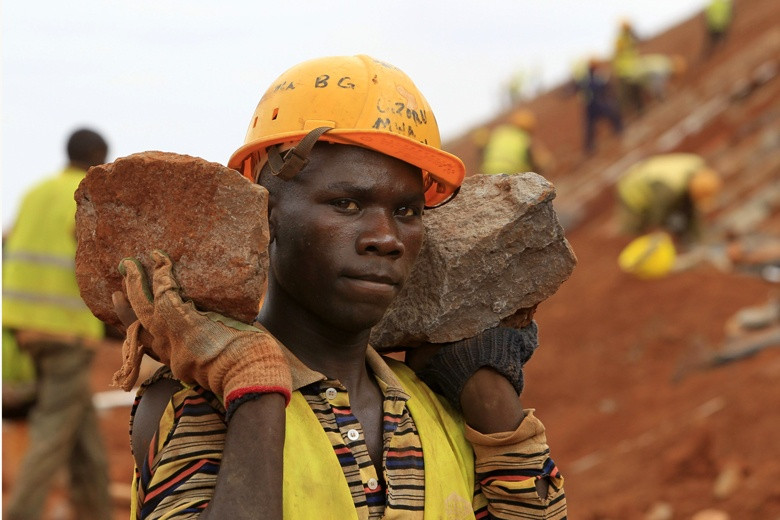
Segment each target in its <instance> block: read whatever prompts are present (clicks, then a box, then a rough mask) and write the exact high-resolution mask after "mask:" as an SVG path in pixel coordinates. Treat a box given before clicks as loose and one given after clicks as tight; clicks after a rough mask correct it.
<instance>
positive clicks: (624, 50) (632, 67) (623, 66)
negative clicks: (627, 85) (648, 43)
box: [612, 31, 639, 80]
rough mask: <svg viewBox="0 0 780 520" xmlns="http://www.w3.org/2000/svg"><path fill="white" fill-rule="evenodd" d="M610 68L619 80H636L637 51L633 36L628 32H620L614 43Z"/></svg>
mask: <svg viewBox="0 0 780 520" xmlns="http://www.w3.org/2000/svg"><path fill="white" fill-rule="evenodd" d="M612 67H613V68H614V70H615V74H616V75H617V76H618V77H619V78H624V79H631V80H634V79H636V75H637V72H638V67H639V49H638V48H637V44H636V40H635V39H634V36H633V35H632V34H631V33H630V32H628V31H622V32H621V33H620V34H619V35H618V37H617V40H616V41H615V55H614V57H613V58H612Z"/></svg>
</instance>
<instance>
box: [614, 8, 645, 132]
mask: <svg viewBox="0 0 780 520" xmlns="http://www.w3.org/2000/svg"><path fill="white" fill-rule="evenodd" d="M612 70H613V71H614V73H615V76H616V78H617V83H618V99H619V100H620V111H621V113H622V114H623V116H624V117H627V116H628V114H632V113H635V114H637V115H640V114H641V113H642V111H643V110H644V100H643V98H642V84H641V82H640V81H639V77H638V72H639V38H638V37H637V35H636V32H634V28H633V26H632V25H631V22H630V21H628V20H622V21H621V22H620V30H619V31H618V35H617V37H616V38H615V44H614V51H613V55H612Z"/></svg>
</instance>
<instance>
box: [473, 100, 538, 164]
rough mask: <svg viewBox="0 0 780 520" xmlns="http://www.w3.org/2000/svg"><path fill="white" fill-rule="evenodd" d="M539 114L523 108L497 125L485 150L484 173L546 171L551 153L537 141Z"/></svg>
mask: <svg viewBox="0 0 780 520" xmlns="http://www.w3.org/2000/svg"><path fill="white" fill-rule="evenodd" d="M535 129H536V116H535V115H534V114H533V112H531V111H529V110H526V109H520V110H517V111H515V112H514V113H513V114H512V115H511V116H510V118H509V122H508V123H506V124H502V125H499V126H497V127H496V128H495V129H494V130H493V131H492V132H491V133H490V137H489V138H488V141H487V144H486V145H485V149H484V152H483V160H482V168H481V171H480V173H484V174H488V175H496V174H499V173H523V172H536V173H542V172H543V171H544V169H545V168H546V167H548V166H549V159H548V156H549V152H547V151H546V150H545V149H544V148H543V147H542V146H541V145H540V144H538V143H535V142H534V139H533V133H534V131H535Z"/></svg>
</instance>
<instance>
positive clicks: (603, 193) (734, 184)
mask: <svg viewBox="0 0 780 520" xmlns="http://www.w3.org/2000/svg"><path fill="white" fill-rule="evenodd" d="M705 41H706V40H705V31H704V23H703V19H702V17H701V15H697V16H695V17H693V18H691V19H689V20H686V21H684V22H682V23H680V24H679V25H677V26H675V27H673V28H671V29H669V30H667V31H665V32H663V33H662V34H659V35H656V36H654V37H652V38H649V39H647V40H646V41H643V42H642V44H641V51H642V52H643V53H665V54H680V55H683V56H684V57H685V58H686V60H687V62H688V68H687V70H686V71H685V72H684V73H683V74H682V75H680V76H678V77H675V78H673V79H672V81H671V82H670V85H669V92H668V97H667V99H665V100H664V101H660V102H659V101H654V102H651V103H650V104H649V106H648V107H647V110H646V111H645V112H644V113H643V114H642V115H640V116H633V117H631V118H629V119H628V121H627V124H626V128H625V131H624V133H623V135H622V136H619V137H616V136H613V135H612V132H611V129H609V128H607V125H606V123H604V127H603V128H600V129H599V130H600V132H599V134H598V137H599V138H598V146H597V151H596V153H594V154H593V155H591V156H587V157H586V156H585V155H584V154H583V152H582V141H583V133H582V128H583V124H582V108H581V105H580V100H579V98H577V97H576V96H571V95H569V94H568V93H567V90H566V87H565V86H560V87H559V88H556V89H553V90H551V91H550V92H547V93H545V94H543V95H541V96H539V97H537V98H535V99H533V100H530V101H528V102H526V103H524V104H523V106H524V107H526V108H529V109H531V110H532V111H533V112H534V113H535V114H536V116H537V118H538V120H539V122H538V132H537V134H536V135H537V138H538V139H540V140H541V142H542V143H543V144H544V145H545V146H546V147H547V148H548V149H549V150H550V151H551V152H552V153H553V155H554V157H555V164H554V165H553V167H552V168H550V170H549V171H546V172H545V176H546V177H547V178H548V179H550V180H551V181H553V182H554V184H555V185H556V188H557V192H558V196H557V198H556V200H555V207H556V210H557V212H558V213H559V216H560V218H561V221H562V223H563V224H564V227H565V229H566V236H567V238H568V239H569V241H570V242H571V244H572V246H573V248H574V251H575V253H576V254H577V256H578V259H579V264H578V266H577V267H576V269H575V270H574V273H573V275H572V277H571V278H570V279H569V280H568V281H567V282H565V283H564V284H563V286H562V287H561V289H560V290H559V291H558V293H556V294H555V295H554V296H553V297H552V298H551V299H549V300H548V301H546V302H544V303H542V304H541V305H540V306H539V309H538V311H537V315H536V318H537V321H538V323H539V325H540V331H541V348H540V350H538V351H537V353H536V354H535V356H534V358H533V359H532V360H531V362H530V363H529V364H528V365H527V367H526V377H527V387H526V390H525V393H524V400H525V403H526V405H527V406H531V407H535V408H537V410H538V415H539V416H540V417H541V418H542V420H543V421H544V422H545V424H546V426H547V428H548V435H549V440H550V444H551V446H552V450H553V456H554V458H555V460H556V462H557V463H558V465H559V467H560V468H561V470H562V472H563V474H564V475H565V476H566V477H567V482H566V488H567V495H568V497H569V511H570V516H571V518H573V519H577V520H582V519H585V520H588V519H593V520H596V519H655V520H661V519H672V518H674V519H688V518H693V517H694V515H695V514H697V513H701V512H702V511H707V510H715V511H719V512H720V513H723V514H726V515H728V516H712V517H710V516H707V517H706V518H731V519H732V520H742V519H758V518H780V484H778V482H780V457H778V455H780V436H779V435H778V431H780V349H777V348H773V347H778V346H780V317H778V316H777V312H778V307H772V306H771V305H767V304H768V303H770V302H772V301H777V300H776V298H777V297H780V285H779V284H778V279H777V277H776V275H771V273H773V272H774V271H772V270H771V268H766V261H767V260H772V259H774V260H775V263H777V261H778V259H780V253H778V251H780V249H778V241H780V4H778V3H777V2H776V1H774V0H738V1H737V2H735V12H734V21H733V26H732V30H731V32H730V33H729V35H728V39H727V41H726V42H725V44H724V45H723V46H722V47H720V48H718V49H716V50H715V51H714V52H713V53H712V54H711V55H709V56H706V57H705V55H704V44H705ZM508 115H509V114H508V113H507V114H501V115H500V116H498V117H496V118H495V119H494V120H491V121H488V122H486V126H487V127H492V126H494V125H496V124H499V123H501V122H503V121H505V120H506V119H507V118H508ZM471 135H472V134H471V132H465V133H464V135H463V137H461V138H459V139H456V140H455V141H453V142H452V143H449V149H450V150H451V151H453V152H454V153H456V154H458V155H460V156H461V157H463V158H464V160H465V161H466V162H467V165H468V170H469V171H470V172H478V171H479V163H478V157H479V150H478V148H477V147H476V146H474V144H473V142H472V138H471ZM667 152H693V153H698V154H701V155H702V156H703V157H704V158H705V159H706V160H707V162H708V163H709V164H710V165H711V166H713V167H714V168H715V169H716V170H718V171H719V172H720V173H721V175H722V176H723V178H724V181H725V185H724V186H725V189H724V190H723V192H724V193H723V196H722V198H721V200H720V201H719V205H718V207H717V209H716V211H715V212H714V213H713V214H711V215H709V216H708V218H707V223H708V229H709V232H710V233H709V236H708V240H707V242H706V244H705V245H704V246H701V247H700V248H698V249H696V250H694V251H692V252H691V253H690V254H688V255H684V256H682V257H681V258H680V259H679V264H678V267H679V270H678V271H676V272H674V273H672V274H671V275H669V276H667V277H666V278H663V279H660V280H639V279H636V278H633V277H632V276H630V275H628V274H625V273H623V272H621V271H620V270H619V268H618V265H617V262H616V259H617V256H618V254H619V252H620V251H621V250H622V248H623V247H624V246H625V245H626V244H627V243H628V241H629V239H630V237H626V236H622V235H621V234H620V233H619V232H618V231H617V226H616V223H615V219H614V217H613V215H614V209H615V198H614V185H615V181H616V179H617V178H618V177H619V175H620V174H621V173H622V172H623V171H624V170H625V169H626V168H627V167H628V166H629V165H631V164H632V163H634V162H635V161H637V160H639V159H642V158H644V157H647V156H650V155H653V154H658V153H667ZM738 252H741V254H737V253H738ZM749 253H753V255H752V256H753V258H751V257H750V256H749ZM770 265H771V264H770ZM776 265H780V264H776ZM762 267H763V269H762ZM762 273H763V275H764V276H762ZM771 280H774V281H771ZM754 308H755V309H754ZM771 310H774V312H775V316H776V317H775V321H774V322H772V321H771V319H768V318H767V319H765V320H764V321H761V320H758V318H757V317H756V316H757V315H761V314H762V313H763V314H766V313H767V311H771ZM751 313H752V314H751ZM750 317H752V318H753V319H755V320H756V321H751V320H749V319H748V318H750ZM739 324H742V327H737V325H739ZM751 324H752V325H751ZM748 325H750V326H748ZM764 325H766V326H764ZM702 514H704V513H702ZM712 514H715V513H714V512H713V513H712ZM696 518H705V516H701V517H696Z"/></svg>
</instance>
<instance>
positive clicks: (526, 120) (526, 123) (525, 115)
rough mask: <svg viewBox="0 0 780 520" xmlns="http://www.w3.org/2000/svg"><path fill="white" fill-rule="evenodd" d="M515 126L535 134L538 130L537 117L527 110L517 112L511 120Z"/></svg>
mask: <svg viewBox="0 0 780 520" xmlns="http://www.w3.org/2000/svg"><path fill="white" fill-rule="evenodd" d="M509 120H510V121H511V122H512V124H513V125H515V126H517V127H519V128H522V129H523V130H525V131H526V132H533V130H534V129H535V128H536V116H535V115H534V113H533V112H531V111H530V110H526V109H520V110H516V111H515V112H514V113H513V114H512V115H511V116H510V118H509Z"/></svg>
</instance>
